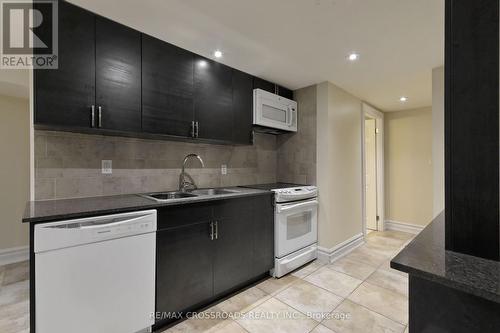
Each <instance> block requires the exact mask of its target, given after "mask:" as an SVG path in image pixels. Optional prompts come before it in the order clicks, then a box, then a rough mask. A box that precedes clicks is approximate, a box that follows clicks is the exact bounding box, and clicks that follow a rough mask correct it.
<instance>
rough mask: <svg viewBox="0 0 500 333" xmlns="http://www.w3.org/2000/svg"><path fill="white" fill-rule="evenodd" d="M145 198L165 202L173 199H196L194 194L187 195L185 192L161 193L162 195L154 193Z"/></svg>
mask: <svg viewBox="0 0 500 333" xmlns="http://www.w3.org/2000/svg"><path fill="white" fill-rule="evenodd" d="M144 196H145V197H146V198H149V199H153V200H156V201H166V200H173V199H182V198H192V197H196V196H197V195H196V194H193V193H187V192H163V193H154V194H147V195H144Z"/></svg>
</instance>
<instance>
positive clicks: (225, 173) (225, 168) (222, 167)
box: [220, 164, 227, 175]
mask: <svg viewBox="0 0 500 333" xmlns="http://www.w3.org/2000/svg"><path fill="white" fill-rule="evenodd" d="M220 173H221V174H222V175H227V165H226V164H222V165H221V166H220Z"/></svg>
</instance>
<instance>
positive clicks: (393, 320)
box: [346, 281, 407, 326]
mask: <svg viewBox="0 0 500 333" xmlns="http://www.w3.org/2000/svg"><path fill="white" fill-rule="evenodd" d="M364 282H366V283H368V284H370V285H372V286H375V287H379V286H377V285H374V284H373V283H370V282H368V281H363V283H364ZM359 287H361V284H360V285H359ZM359 287H358V288H359ZM358 288H356V289H358ZM379 288H382V289H385V290H387V291H390V292H392V291H391V290H389V289H387V288H383V287H379ZM354 291H355V290H354ZM354 291H353V292H352V293H351V294H349V296H351V295H352V294H353V293H354ZM349 296H347V297H346V299H348V300H349V301H351V302H353V303H355V304H357V305H359V306H361V307H363V308H365V309H367V310H370V311H372V312H375V313H377V314H379V315H381V316H383V317H385V318H387V319H389V320H392V321H393V322H395V323H398V324H400V325H403V326H405V325H407V324H405V323H401V322H399V321H397V320H394V319H392V318H389V317H387V316H386V315H383V314H381V313H380V312H377V311H375V310H373V309H370V308H369V307H367V306H365V305H363V304H359V303H358V302H355V301H354V300H352V299H350V298H349Z"/></svg>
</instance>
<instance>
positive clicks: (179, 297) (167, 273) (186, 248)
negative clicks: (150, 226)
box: [156, 222, 214, 316]
mask: <svg viewBox="0 0 500 333" xmlns="http://www.w3.org/2000/svg"><path fill="white" fill-rule="evenodd" d="M208 234H209V222H205V223H198V224H193V225H189V226H183V227H179V228H174V229H169V230H162V231H159V232H158V233H157V238H156V253H157V255H156V257H157V263H158V265H157V268H156V270H157V271H156V272H157V273H156V275H157V281H156V294H157V297H156V308H157V311H158V312H160V315H162V316H165V315H168V313H169V312H175V311H179V310H184V309H188V308H190V307H192V306H195V305H197V304H200V303H202V302H204V301H206V300H207V299H209V298H210V297H212V294H213V283H212V280H213V279H212V275H213V265H212V252H213V246H214V244H213V242H212V241H211V240H210V237H207V236H208Z"/></svg>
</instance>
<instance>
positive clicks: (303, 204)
mask: <svg viewBox="0 0 500 333" xmlns="http://www.w3.org/2000/svg"><path fill="white" fill-rule="evenodd" d="M316 205H318V200H312V201H306V202H301V203H298V204H295V205H289V206H281V207H279V208H278V213H282V212H287V211H289V210H292V209H297V208H303V207H308V206H316Z"/></svg>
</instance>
